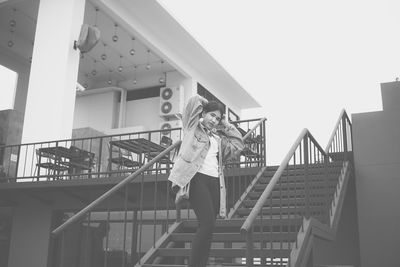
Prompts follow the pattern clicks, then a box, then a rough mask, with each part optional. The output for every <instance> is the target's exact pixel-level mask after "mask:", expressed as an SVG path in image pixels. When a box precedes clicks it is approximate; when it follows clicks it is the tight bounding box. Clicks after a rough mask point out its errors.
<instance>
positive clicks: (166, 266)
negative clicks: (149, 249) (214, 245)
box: [141, 263, 246, 267]
mask: <svg viewBox="0 0 400 267" xmlns="http://www.w3.org/2000/svg"><path fill="white" fill-rule="evenodd" d="M141 266H142V267H187V265H177V264H175V265H174V264H143V265H141ZM216 266H223V267H240V266H243V267H244V266H246V264H240V263H218V264H207V267H216Z"/></svg>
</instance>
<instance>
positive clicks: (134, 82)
mask: <svg viewBox="0 0 400 267" xmlns="http://www.w3.org/2000/svg"><path fill="white" fill-rule="evenodd" d="M136 70H137V65H135V66H134V73H133V84H136V83H137V80H136Z"/></svg>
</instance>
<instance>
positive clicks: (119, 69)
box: [118, 55, 124, 72]
mask: <svg viewBox="0 0 400 267" xmlns="http://www.w3.org/2000/svg"><path fill="white" fill-rule="evenodd" d="M122 58H123V56H122V55H119V66H118V71H119V72H122V71H123V70H124V67H122Z"/></svg>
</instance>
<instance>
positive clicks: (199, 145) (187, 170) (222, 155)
mask: <svg viewBox="0 0 400 267" xmlns="http://www.w3.org/2000/svg"><path fill="white" fill-rule="evenodd" d="M206 103H207V100H206V99H205V98H203V97H201V96H198V95H196V96H193V97H191V98H190V99H189V101H188V103H187V105H186V108H185V110H184V113H183V115H182V127H183V139H182V144H181V147H180V150H179V153H178V156H177V158H176V160H175V163H174V167H173V168H172V170H171V173H170V175H169V177H168V180H169V181H171V182H172V183H174V184H177V185H179V186H180V187H184V186H185V185H187V184H188V183H189V182H190V180H191V179H192V178H193V176H194V175H195V174H196V173H197V171H198V170H199V169H200V167H201V166H202V164H203V161H204V159H205V157H206V155H207V152H208V149H209V148H210V138H209V136H208V134H207V133H206V132H205V130H204V129H203V127H202V126H201V125H200V121H199V120H200V114H201V112H202V111H203V105H204V104H206ZM221 126H222V127H220V128H219V131H218V132H217V134H218V135H219V136H220V138H219V142H218V151H219V152H218V153H219V158H218V159H219V160H218V165H219V166H218V173H219V182H220V210H219V215H220V216H221V217H223V218H224V217H226V187H225V179H224V174H223V166H224V164H225V163H226V162H227V161H228V160H229V159H231V158H235V157H236V156H237V155H238V154H239V153H240V151H242V150H243V147H244V145H243V141H242V135H241V134H240V132H239V131H238V130H237V129H236V128H235V126H233V125H231V124H229V123H227V122H226V121H221Z"/></svg>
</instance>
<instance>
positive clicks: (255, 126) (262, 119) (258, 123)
mask: <svg viewBox="0 0 400 267" xmlns="http://www.w3.org/2000/svg"><path fill="white" fill-rule="evenodd" d="M266 120H267V118H261V119H260V120H259V121H258V122H257V124H256V125H254V126H253V128H251V129H250V131H248V132H247V133H246V135H245V136H243V141H244V140H246V139H247V138H248V137H249V136H250V135H251V134H252V133H253V132H254V131H255V130H256V129H257V127H259V126H260V125H261V123H263V122H264V121H266Z"/></svg>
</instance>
